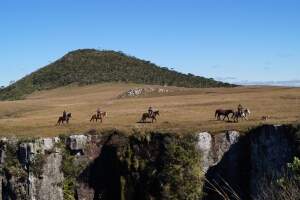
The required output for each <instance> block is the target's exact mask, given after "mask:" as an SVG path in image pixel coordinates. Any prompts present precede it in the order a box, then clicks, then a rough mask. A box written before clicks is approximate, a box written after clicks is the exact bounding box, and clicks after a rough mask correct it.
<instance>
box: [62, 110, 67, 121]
mask: <svg viewBox="0 0 300 200" xmlns="http://www.w3.org/2000/svg"><path fill="white" fill-rule="evenodd" d="M62 117H63V120H67V112H66V111H65V110H64V111H63V115H62Z"/></svg>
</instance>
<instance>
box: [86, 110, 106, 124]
mask: <svg viewBox="0 0 300 200" xmlns="http://www.w3.org/2000/svg"><path fill="white" fill-rule="evenodd" d="M106 116H107V112H101V113H100V115H99V116H98V115H97V114H94V115H92V117H91V119H90V122H94V121H95V120H96V122H97V121H98V119H99V120H100V122H101V123H102V119H103V117H106Z"/></svg>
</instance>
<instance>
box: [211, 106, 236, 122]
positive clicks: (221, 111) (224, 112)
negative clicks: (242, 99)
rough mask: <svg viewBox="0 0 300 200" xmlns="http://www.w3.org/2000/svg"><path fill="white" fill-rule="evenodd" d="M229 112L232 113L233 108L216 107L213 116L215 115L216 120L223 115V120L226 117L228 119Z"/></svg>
mask: <svg viewBox="0 0 300 200" xmlns="http://www.w3.org/2000/svg"><path fill="white" fill-rule="evenodd" d="M230 114H232V115H234V110H231V109H228V110H224V109H218V110H216V112H215V117H216V118H217V119H218V120H220V119H221V116H224V118H223V120H224V119H225V118H227V119H228V121H229V115H230Z"/></svg>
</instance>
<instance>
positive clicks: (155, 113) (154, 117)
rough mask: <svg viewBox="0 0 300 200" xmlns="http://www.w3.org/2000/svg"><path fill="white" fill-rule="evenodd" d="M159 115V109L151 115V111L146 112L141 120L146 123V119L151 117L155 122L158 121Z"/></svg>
mask: <svg viewBox="0 0 300 200" xmlns="http://www.w3.org/2000/svg"><path fill="white" fill-rule="evenodd" d="M158 115H159V110H156V111H154V112H153V113H152V115H151V116H150V115H149V113H144V114H143V115H142V119H141V122H142V123H145V122H146V119H147V118H149V119H151V122H152V123H153V121H154V120H155V121H156V116H158Z"/></svg>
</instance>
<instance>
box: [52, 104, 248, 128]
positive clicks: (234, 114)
mask: <svg viewBox="0 0 300 200" xmlns="http://www.w3.org/2000/svg"><path fill="white" fill-rule="evenodd" d="M230 115H231V116H230ZM249 115H250V110H249V109H248V108H246V109H243V110H241V111H234V110H232V109H217V110H216V112H215V118H216V119H217V120H221V117H223V118H222V120H223V121H224V120H225V119H226V118H227V120H228V121H230V119H233V121H234V122H239V119H244V120H248V116H249ZM106 116H107V112H100V114H93V115H92V117H91V118H90V122H98V120H99V121H100V122H101V123H102V121H103V118H104V117H106ZM157 116H159V110H156V111H153V112H152V113H151V114H150V113H143V114H142V118H141V120H140V121H139V122H141V123H146V122H147V119H150V120H151V121H150V122H151V123H153V122H156V121H157V119H156V118H157ZM71 118H72V113H67V114H66V117H63V116H60V117H59V118H58V120H57V123H56V125H57V126H59V125H61V124H64V123H66V124H68V123H69V121H70V119H71Z"/></svg>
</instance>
